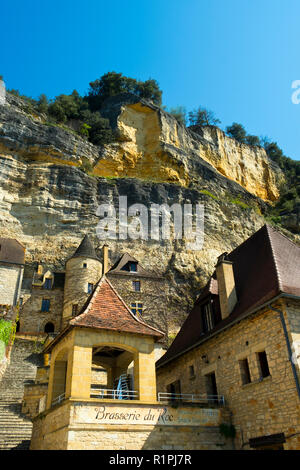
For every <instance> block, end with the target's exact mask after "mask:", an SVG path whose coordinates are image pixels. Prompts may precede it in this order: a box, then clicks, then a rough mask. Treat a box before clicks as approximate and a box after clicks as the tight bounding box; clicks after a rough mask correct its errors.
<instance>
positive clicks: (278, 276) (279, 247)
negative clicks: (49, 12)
mask: <svg viewBox="0 0 300 470" xmlns="http://www.w3.org/2000/svg"><path fill="white" fill-rule="evenodd" d="M227 259H228V260H229V261H232V262H233V272H234V279H235V287H236V293H237V299H238V301H237V304H236V306H235V308H234V310H233V312H232V313H231V314H230V315H229V316H228V317H227V318H225V319H224V320H222V321H220V322H219V323H217V324H216V326H215V328H214V329H213V330H211V331H210V332H208V333H206V334H203V333H202V331H201V328H200V324H201V323H200V315H201V311H200V304H201V302H202V301H204V299H205V297H207V295H209V294H217V293H218V290H217V280H216V279H214V277H215V273H214V275H213V276H212V277H211V279H210V280H209V282H208V284H207V285H206V286H205V287H204V289H203V291H202V292H201V294H200V296H199V298H198V299H197V301H196V303H195V305H194V307H193V309H192V311H191V313H190V314H189V316H188V317H187V319H186V321H185V322H184V324H183V326H182V328H181V330H180V331H179V333H178V335H177V336H176V338H175V340H174V341H173V343H172V344H171V346H170V348H169V349H168V351H167V352H166V354H165V355H164V356H163V357H162V358H161V359H160V360H159V361H158V362H157V365H161V364H163V363H165V362H166V361H169V360H171V359H172V358H173V357H174V356H177V355H178V354H181V353H182V352H183V351H184V350H186V349H188V348H190V347H192V346H193V345H195V344H197V343H198V342H199V341H204V340H205V339H208V338H209V337H210V336H211V335H212V334H214V333H216V332H217V331H218V330H221V329H222V328H224V327H226V326H229V325H230V324H231V323H232V322H233V321H235V320H238V319H239V318H242V317H243V316H244V315H246V314H247V313H250V312H251V311H253V310H255V309H258V308H259V307H260V306H261V305H263V304H264V303H266V302H268V301H271V300H272V299H273V298H274V297H276V296H277V295H279V294H291V295H295V296H299V297H300V246H298V245H296V244H295V243H293V242H292V241H291V240H289V239H288V238H287V237H286V236H284V235H282V234H281V233H279V232H278V231H277V230H275V229H274V228H273V227H271V226H269V225H264V226H263V227H262V228H261V229H260V230H258V231H257V232H256V233H254V235H252V236H251V237H250V238H248V239H247V240H246V241H245V242H244V243H242V244H241V245H239V246H238V247H237V248H236V249H235V250H233V251H232V252H231V253H229V254H228V257H227Z"/></svg>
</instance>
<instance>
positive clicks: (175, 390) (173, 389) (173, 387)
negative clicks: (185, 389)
mask: <svg viewBox="0 0 300 470" xmlns="http://www.w3.org/2000/svg"><path fill="white" fill-rule="evenodd" d="M167 393H171V394H172V396H171V397H170V399H171V400H172V398H173V399H175V398H177V399H178V398H180V397H178V396H177V397H175V396H173V395H180V394H181V383H180V380H176V381H175V382H173V383H171V384H169V385H167Z"/></svg>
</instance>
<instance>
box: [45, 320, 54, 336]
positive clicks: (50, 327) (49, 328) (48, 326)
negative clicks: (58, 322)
mask: <svg viewBox="0 0 300 470" xmlns="http://www.w3.org/2000/svg"><path fill="white" fill-rule="evenodd" d="M44 332H45V333H54V324H53V323H52V322H50V321H49V322H48V323H46V325H45V328H44Z"/></svg>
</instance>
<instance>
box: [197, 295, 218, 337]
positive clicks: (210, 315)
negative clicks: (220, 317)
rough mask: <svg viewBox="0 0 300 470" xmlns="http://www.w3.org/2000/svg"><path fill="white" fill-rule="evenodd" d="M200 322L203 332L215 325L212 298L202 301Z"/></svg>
mask: <svg viewBox="0 0 300 470" xmlns="http://www.w3.org/2000/svg"><path fill="white" fill-rule="evenodd" d="M200 309H201V322H202V331H203V333H208V332H209V331H211V330H213V329H214V327H215V315H214V309H213V304H212V300H211V299H210V300H208V301H207V302H204V303H203V304H202V305H201V307H200Z"/></svg>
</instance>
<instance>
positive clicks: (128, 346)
mask: <svg viewBox="0 0 300 470" xmlns="http://www.w3.org/2000/svg"><path fill="white" fill-rule="evenodd" d="M97 346H110V347H115V348H120V349H123V350H124V351H127V352H129V353H131V354H132V355H133V360H134V389H135V390H137V391H138V393H139V400H140V401H141V402H149V401H151V402H155V401H156V374H155V359H156V351H155V343H154V340H153V337H150V336H143V335H136V334H130V333H123V332H122V333H121V332H117V331H109V330H93V329H89V328H75V329H72V330H71V331H70V332H69V333H68V334H67V335H66V336H65V337H64V338H62V339H61V341H60V342H59V343H58V344H57V345H56V346H55V347H54V348H53V351H52V354H51V365H50V373H49V391H48V398H47V409H49V408H50V407H51V404H52V401H53V400H54V399H56V398H57V397H58V396H60V395H61V394H63V393H65V396H66V397H67V398H68V397H72V398H77V399H78V398H82V399H88V398H90V390H91V383H92V351H93V348H95V347H97ZM125 359H126V358H125ZM131 360H132V358H131V356H130V358H129V359H127V363H128V365H129V363H130V362H131ZM126 367H127V366H126ZM120 371H121V369H120ZM121 372H122V371H121ZM108 381H109V379H108Z"/></svg>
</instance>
